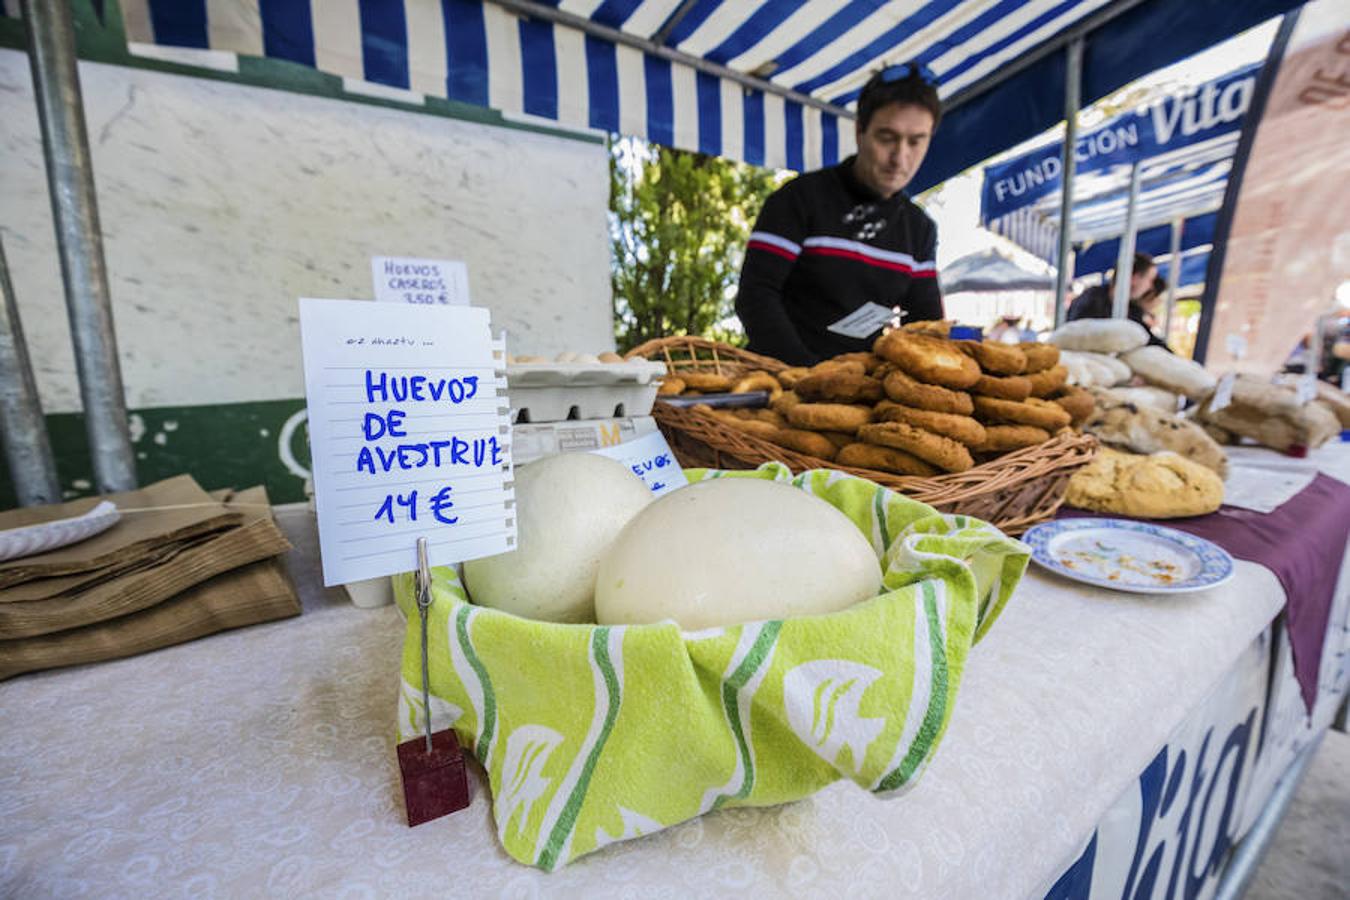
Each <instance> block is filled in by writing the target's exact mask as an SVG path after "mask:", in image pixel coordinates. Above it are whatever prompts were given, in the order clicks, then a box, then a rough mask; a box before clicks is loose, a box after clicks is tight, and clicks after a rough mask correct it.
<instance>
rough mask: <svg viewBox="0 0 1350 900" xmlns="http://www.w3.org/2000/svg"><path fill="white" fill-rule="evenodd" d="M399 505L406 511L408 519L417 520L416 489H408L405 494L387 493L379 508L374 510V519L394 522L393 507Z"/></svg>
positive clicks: (410, 520)
mask: <svg viewBox="0 0 1350 900" xmlns="http://www.w3.org/2000/svg"><path fill="white" fill-rule="evenodd" d="M395 505H397V506H401V507H403V508H404V509H406V510H407V511H408V521H409V522H416V521H417V491H409V492H408V493H407V494H387V495H385V498H384V502H382V503H381V504H380V508H379V509H378V510H376V512H375V521H377V522H378V521H379V520H380V519H384V520H386V521H387V522H388V523H389V524H390V525H392V524H394V507H395Z"/></svg>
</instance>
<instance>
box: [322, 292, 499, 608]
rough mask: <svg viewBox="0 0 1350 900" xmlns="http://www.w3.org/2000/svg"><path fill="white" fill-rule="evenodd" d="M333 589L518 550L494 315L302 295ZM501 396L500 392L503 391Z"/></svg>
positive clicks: (326, 564) (327, 576)
mask: <svg viewBox="0 0 1350 900" xmlns="http://www.w3.org/2000/svg"><path fill="white" fill-rule="evenodd" d="M300 327H301V332H302V338H303V342H304V351H305V393H306V403H307V406H308V408H309V428H310V441H311V450H312V456H313V458H314V470H313V471H314V489H315V502H316V505H317V507H318V518H319V541H320V551H321V555H322V557H323V572H324V583H325V584H328V585H332V584H344V583H347V582H351V581H357V580H361V579H366V578H378V577H380V576H382V575H391V574H394V573H396V572H406V571H409V570H410V569H412V568H414V567H415V565H416V560H415V553H414V548H415V546H416V543H417V538H419V537H426V538H427V542H428V551H429V557H430V561H431V563H432V565H445V564H447V563H452V562H460V561H463V560H466V559H475V558H478V557H481V556H492V555H495V554H497V553H504V552H506V551H507V550H509V549H511V547H512V546H514V543H515V535H516V529H515V522H514V513H513V511H512V510H511V505H512V502H513V499H514V495H513V493H512V491H511V488H510V487H509V482H510V465H511V458H510V446H509V441H508V437H507V436H508V435H509V433H510V419H509V413H508V411H507V409H506V405H507V404H506V400H505V397H504V396H502V395H501V394H502V393H504V391H505V379H504V378H500V377H499V376H498V374H497V372H498V363H497V362H496V361H494V357H493V345H492V339H491V333H490V330H489V322H488V313H487V310H482V309H473V308H471V307H467V306H403V305H392V304H391V305H384V304H372V303H359V302H351V301H346V300H308V299H306V300H301V301H300ZM499 392H500V393H499Z"/></svg>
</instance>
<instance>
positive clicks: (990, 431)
mask: <svg viewBox="0 0 1350 900" xmlns="http://www.w3.org/2000/svg"><path fill="white" fill-rule="evenodd" d="M984 435H985V437H984V441H983V442H982V443H980V444H979V446H976V447H971V448H970V449H972V450H976V451H979V452H980V453H1006V452H1008V451H1009V450H1021V449H1022V448H1023V447H1034V446H1036V445H1037V444H1044V443H1045V442H1046V441H1048V440H1050V432H1048V431H1046V430H1045V429H1043V428H1035V427H1033V426H1031V425H986V426H985V427H984Z"/></svg>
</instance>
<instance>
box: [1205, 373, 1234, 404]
mask: <svg viewBox="0 0 1350 900" xmlns="http://www.w3.org/2000/svg"><path fill="white" fill-rule="evenodd" d="M1236 382H1237V373H1236V372H1229V373H1227V374H1226V375H1224V376H1223V377H1222V378H1220V379H1219V384H1218V386H1217V387H1215V388H1214V396H1213V397H1212V398H1211V399H1210V401H1209V411H1210V412H1218V411H1219V410H1221V409H1227V408H1228V407H1230V406H1232V405H1233V385H1234V383H1236Z"/></svg>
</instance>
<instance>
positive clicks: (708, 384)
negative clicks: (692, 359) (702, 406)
mask: <svg viewBox="0 0 1350 900" xmlns="http://www.w3.org/2000/svg"><path fill="white" fill-rule="evenodd" d="M680 378H682V379H684V384H685V387H687V388H692V389H693V390H696V391H702V392H703V393H705V394H716V393H721V392H723V391H729V390H731V385H732V381H731V376H729V375H718V374H717V373H716V372H681V373H680Z"/></svg>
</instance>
